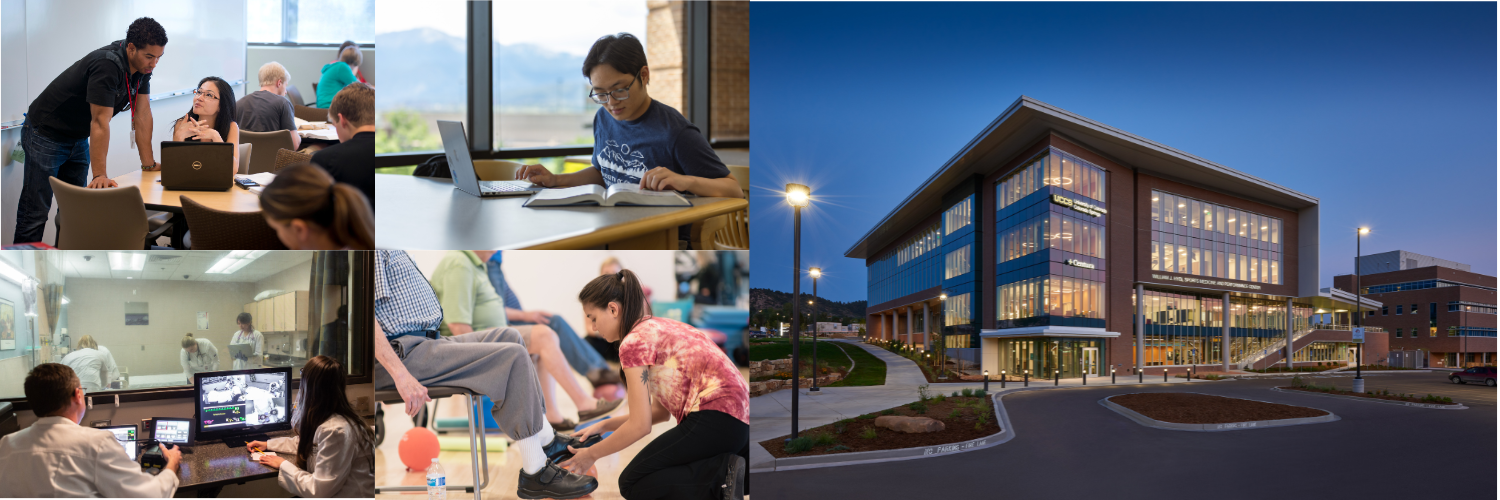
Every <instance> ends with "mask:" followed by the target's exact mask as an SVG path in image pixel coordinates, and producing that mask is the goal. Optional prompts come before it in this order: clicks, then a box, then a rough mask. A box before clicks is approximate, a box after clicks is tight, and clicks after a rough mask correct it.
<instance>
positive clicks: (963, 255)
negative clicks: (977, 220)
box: [943, 245, 973, 279]
mask: <svg viewBox="0 0 1500 500" xmlns="http://www.w3.org/2000/svg"><path fill="white" fill-rule="evenodd" d="M972 247H973V245H964V246H963V247H961V248H959V249H958V250H954V251H952V252H948V258H947V259H946V260H947V265H946V266H945V267H944V268H943V279H953V278H957V277H959V276H963V275H965V274H969V271H971V270H973V267H972V266H971V265H970V261H971V260H972V259H971V258H970V256H969V253H970V252H969V249H970V248H972Z"/></svg>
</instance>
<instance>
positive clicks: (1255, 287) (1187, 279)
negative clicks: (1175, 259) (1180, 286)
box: [1151, 274, 1260, 290]
mask: <svg viewBox="0 0 1500 500" xmlns="http://www.w3.org/2000/svg"><path fill="white" fill-rule="evenodd" d="M1151 279H1158V280H1163V281H1180V282H1183V283H1197V284H1200V285H1212V286H1228V287H1234V288H1246V289H1250V290H1260V285H1252V284H1249V283H1235V282H1233V281H1219V280H1206V279H1201V278H1193V277H1189V276H1167V275H1165V274H1153V275H1151Z"/></svg>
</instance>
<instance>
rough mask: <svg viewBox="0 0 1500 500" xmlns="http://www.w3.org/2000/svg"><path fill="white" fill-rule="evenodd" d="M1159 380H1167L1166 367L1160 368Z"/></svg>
mask: <svg viewBox="0 0 1500 500" xmlns="http://www.w3.org/2000/svg"><path fill="white" fill-rule="evenodd" d="M1161 381H1162V382H1166V381H1167V369H1166V368H1162V369H1161Z"/></svg>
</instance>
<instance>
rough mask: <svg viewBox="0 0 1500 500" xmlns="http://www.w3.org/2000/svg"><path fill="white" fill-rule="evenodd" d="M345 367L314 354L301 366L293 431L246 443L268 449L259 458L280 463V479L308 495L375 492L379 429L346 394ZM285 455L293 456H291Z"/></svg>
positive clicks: (271, 464) (366, 494)
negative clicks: (368, 423) (367, 421)
mask: <svg viewBox="0 0 1500 500" xmlns="http://www.w3.org/2000/svg"><path fill="white" fill-rule="evenodd" d="M345 383H346V382H345V378H344V367H343V365H342V364H340V363H339V362H338V361H337V360H335V359H333V358H330V357H328V356H315V357H313V358H312V359H309V360H307V364H306V365H304V366H303V367H302V387H301V389H300V390H299V391H297V410H296V412H295V413H293V414H292V429H293V430H295V431H296V435H295V436H292V437H283V438H274V439H271V441H270V442H266V441H253V442H250V443H249V444H246V445H245V446H246V448H249V449H250V450H251V451H255V450H270V451H274V452H276V453H279V454H281V455H280V456H270V455H263V456H261V458H260V463H262V464H265V465H266V466H267V467H271V468H273V469H277V470H278V471H279V473H278V475H277V479H276V481H277V483H278V484H280V485H281V487H282V488H285V489H286V491H287V492H289V493H291V494H293V495H296V496H301V497H308V498H329V497H339V498H361V497H364V498H368V497H371V496H374V495H375V435H374V432H373V431H371V430H370V428H369V427H368V426H366V425H365V424H364V422H363V421H362V420H361V419H360V418H359V415H358V414H356V413H354V407H352V406H350V405H349V399H348V398H347V397H346V396H345V395H344V387H345ZM282 457H291V458H290V459H287V458H282Z"/></svg>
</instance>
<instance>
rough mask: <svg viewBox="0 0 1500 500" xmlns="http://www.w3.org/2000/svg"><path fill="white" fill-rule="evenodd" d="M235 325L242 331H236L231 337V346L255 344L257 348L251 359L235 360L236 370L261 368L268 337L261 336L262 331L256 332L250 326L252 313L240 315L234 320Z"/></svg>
mask: <svg viewBox="0 0 1500 500" xmlns="http://www.w3.org/2000/svg"><path fill="white" fill-rule="evenodd" d="M234 324H235V325H238V326H239V327H240V329H239V330H235V331H234V335H233V336H231V337H229V345H235V344H253V345H254V346H255V353H254V354H252V355H251V356H250V357H249V358H245V359H240V358H235V359H234V369H236V370H249V369H251V368H260V366H261V365H260V361H261V356H264V355H265V345H266V336H265V335H261V333H260V331H259V330H256V329H255V327H254V326H253V325H251V324H250V313H240V315H239V316H238V317H236V318H234Z"/></svg>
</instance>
